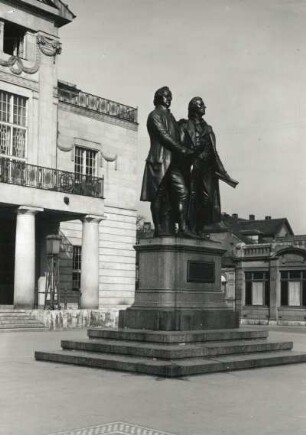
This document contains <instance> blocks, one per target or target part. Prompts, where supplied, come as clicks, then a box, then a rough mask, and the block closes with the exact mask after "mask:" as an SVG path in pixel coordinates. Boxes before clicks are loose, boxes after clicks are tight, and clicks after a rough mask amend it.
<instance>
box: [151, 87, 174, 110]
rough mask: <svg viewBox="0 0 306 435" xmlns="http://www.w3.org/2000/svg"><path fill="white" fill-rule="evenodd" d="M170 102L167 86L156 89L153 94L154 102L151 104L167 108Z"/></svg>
mask: <svg viewBox="0 0 306 435" xmlns="http://www.w3.org/2000/svg"><path fill="white" fill-rule="evenodd" d="M171 101H172V93H171V91H170V89H169V88H168V86H163V87H162V88H160V89H157V91H156V92H155V94H154V100H153V104H154V106H158V105H161V106H164V107H167V108H169V107H170V105H171Z"/></svg>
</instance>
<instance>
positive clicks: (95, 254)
mask: <svg viewBox="0 0 306 435" xmlns="http://www.w3.org/2000/svg"><path fill="white" fill-rule="evenodd" d="M102 219H103V217H101V216H93V215H87V216H85V217H84V219H83V234H82V257H81V308H90V309H96V308H99V223H100V222H101V220H102Z"/></svg>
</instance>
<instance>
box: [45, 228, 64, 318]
mask: <svg viewBox="0 0 306 435" xmlns="http://www.w3.org/2000/svg"><path fill="white" fill-rule="evenodd" d="M60 242H61V237H60V236H58V235H55V234H52V235H50V236H47V237H46V251H47V263H48V271H47V276H46V291H45V308H47V306H48V303H49V308H50V309H51V310H54V309H56V308H57V309H60V289H59V252H60ZM48 296H49V299H48Z"/></svg>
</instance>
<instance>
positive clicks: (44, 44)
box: [37, 34, 62, 56]
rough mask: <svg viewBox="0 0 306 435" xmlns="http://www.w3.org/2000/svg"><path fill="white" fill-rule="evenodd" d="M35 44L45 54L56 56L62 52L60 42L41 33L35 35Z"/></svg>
mask: <svg viewBox="0 0 306 435" xmlns="http://www.w3.org/2000/svg"><path fill="white" fill-rule="evenodd" d="M37 45H38V47H39V48H40V50H41V52H42V53H43V54H44V55H46V56H56V55H57V54H61V52H62V44H61V43H60V42H59V41H57V40H55V39H51V38H48V37H46V36H44V35H42V34H39V35H37Z"/></svg>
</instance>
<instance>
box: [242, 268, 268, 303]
mask: <svg viewBox="0 0 306 435" xmlns="http://www.w3.org/2000/svg"><path fill="white" fill-rule="evenodd" d="M269 287H270V285H269V272H246V273H245V305H257V306H269Z"/></svg>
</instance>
